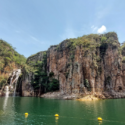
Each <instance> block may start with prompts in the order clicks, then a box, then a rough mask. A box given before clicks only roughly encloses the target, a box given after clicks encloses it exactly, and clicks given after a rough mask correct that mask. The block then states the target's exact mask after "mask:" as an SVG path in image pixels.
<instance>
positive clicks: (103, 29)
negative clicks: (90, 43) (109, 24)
mask: <svg viewBox="0 0 125 125" xmlns="http://www.w3.org/2000/svg"><path fill="white" fill-rule="evenodd" d="M104 32H106V27H105V26H104V25H102V26H101V27H100V28H99V29H98V30H97V33H104Z"/></svg>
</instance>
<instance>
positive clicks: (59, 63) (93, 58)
mask: <svg viewBox="0 0 125 125" xmlns="http://www.w3.org/2000/svg"><path fill="white" fill-rule="evenodd" d="M111 38H112V41H116V43H117V46H116V45H113V44H110V43H108V44H106V45H105V46H106V47H105V46H102V45H101V46H100V47H96V50H94V51H91V52H89V50H86V49H83V48H80V47H79V46H76V48H75V51H74V53H73V54H71V51H72V50H71V49H70V48H68V47H67V44H68V40H67V41H64V42H62V43H61V44H60V45H59V49H58V46H51V47H50V48H49V50H48V52H47V69H48V72H51V71H53V72H54V74H55V78H58V79H59V81H60V91H61V93H65V94H68V93H87V92H88V90H89V87H90V89H91V93H98V92H99V93H103V92H104V91H108V92H112V91H113V92H119V91H122V92H123V91H124V89H125V86H124V84H125V83H124V81H125V80H124V76H123V73H122V72H124V71H122V58H121V56H120V54H118V46H119V43H118V39H117V37H112V36H111V37H108V38H107V40H110V39H111ZM100 42H101V39H100ZM103 49H105V50H104V51H103ZM124 67H125V66H124ZM124 74H125V73H124ZM86 81H87V82H88V83H89V87H87V85H86Z"/></svg>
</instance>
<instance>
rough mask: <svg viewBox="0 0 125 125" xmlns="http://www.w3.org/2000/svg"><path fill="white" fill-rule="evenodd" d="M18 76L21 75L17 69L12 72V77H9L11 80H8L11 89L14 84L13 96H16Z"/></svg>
mask: <svg viewBox="0 0 125 125" xmlns="http://www.w3.org/2000/svg"><path fill="white" fill-rule="evenodd" d="M20 74H21V70H20V69H17V70H15V71H13V73H12V77H11V80H10V86H11V88H13V84H14V83H15V87H14V93H13V96H15V95H16V87H17V81H18V78H19V76H20Z"/></svg>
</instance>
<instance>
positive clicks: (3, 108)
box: [0, 97, 125, 125]
mask: <svg viewBox="0 0 125 125" xmlns="http://www.w3.org/2000/svg"><path fill="white" fill-rule="evenodd" d="M25 112H28V113H29V116H28V118H25V117H24V113H25ZM56 113H57V114H59V118H55V116H54V115H55V114H56ZM97 117H102V118H103V121H102V122H98V121H97ZM0 125H125V99H111V100H99V101H91V102H80V101H76V100H56V99H43V98H35V97H9V98H4V97H1V98H0Z"/></svg>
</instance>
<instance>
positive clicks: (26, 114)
mask: <svg viewBox="0 0 125 125" xmlns="http://www.w3.org/2000/svg"><path fill="white" fill-rule="evenodd" d="M24 115H25V118H28V115H29V114H28V113H25V114H24ZM30 115H34V114H30ZM35 116H42V117H54V116H55V118H56V119H59V117H61V118H71V119H72V118H75V119H83V120H86V121H90V120H92V121H99V122H103V121H104V122H119V123H125V122H123V121H112V120H105V119H102V118H101V117H98V118H97V120H96V118H95V119H84V118H80V117H67V116H60V115H59V114H55V115H35Z"/></svg>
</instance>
